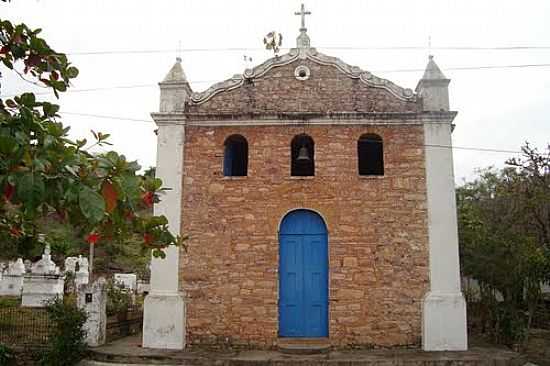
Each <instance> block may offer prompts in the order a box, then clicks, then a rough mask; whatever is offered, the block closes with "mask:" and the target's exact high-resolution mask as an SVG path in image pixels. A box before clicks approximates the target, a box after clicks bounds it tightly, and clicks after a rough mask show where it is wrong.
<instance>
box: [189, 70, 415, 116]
mask: <svg viewBox="0 0 550 366" xmlns="http://www.w3.org/2000/svg"><path fill="white" fill-rule="evenodd" d="M298 65H306V66H307V67H309V69H310V70H311V75H310V77H309V79H308V80H304V81H302V80H297V79H296V77H295V76H294V70H295V69H296V67H297V66H298ZM421 110H422V108H421V105H420V104H419V103H417V102H414V101H403V100H399V99H397V98H396V97H395V96H393V95H392V94H391V93H390V92H389V91H387V90H384V89H381V88H374V87H370V86H367V85H366V84H365V83H364V82H362V81H361V80H359V79H352V78H350V77H349V76H347V75H345V74H344V73H343V72H342V71H340V70H338V69H337V68H336V67H334V66H325V65H320V64H318V63H316V62H314V61H311V60H296V61H294V62H292V63H290V64H288V65H284V66H279V67H275V68H273V69H271V70H269V71H268V72H267V73H266V74H265V75H263V76H262V77H260V78H256V79H252V80H250V81H246V82H245V83H244V85H243V86H241V87H238V88H236V89H233V90H229V91H224V92H222V93H220V94H217V95H215V96H213V97H212V98H211V99H209V100H208V101H206V102H204V103H202V104H199V105H197V104H193V103H190V104H188V105H187V106H186V112H188V113H212V114H219V113H253V112H261V113H270V112H271V113H279V112H289V111H291V112H324V113H330V112H419V111H421Z"/></svg>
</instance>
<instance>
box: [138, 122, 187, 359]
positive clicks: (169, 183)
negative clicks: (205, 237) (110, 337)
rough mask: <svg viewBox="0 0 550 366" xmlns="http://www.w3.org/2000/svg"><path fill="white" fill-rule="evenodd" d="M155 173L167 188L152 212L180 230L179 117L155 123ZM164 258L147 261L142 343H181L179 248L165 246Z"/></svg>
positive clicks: (162, 345) (168, 345)
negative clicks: (148, 275)
mask: <svg viewBox="0 0 550 366" xmlns="http://www.w3.org/2000/svg"><path fill="white" fill-rule="evenodd" d="M157 124H158V125H159V129H158V142H157V167H156V176H157V177H158V178H161V179H162V181H163V186H164V187H166V188H170V190H168V191H165V194H163V195H162V196H161V201H160V203H158V204H155V209H154V211H155V215H164V216H166V218H167V219H168V222H169V227H170V231H171V232H172V233H173V234H174V235H179V234H180V227H181V202H182V199H181V193H182V179H183V154H184V144H185V127H184V124H183V121H182V120H181V119H180V120H179V121H171V122H162V123H159V122H158V121H157ZM165 252H166V258H164V259H160V258H153V259H152V262H151V292H150V293H149V294H148V295H147V297H146V298H145V304H144V305H145V309H144V314H143V347H149V348H165V349H183V348H184V347H185V334H186V332H185V303H184V300H183V295H182V293H181V292H180V289H179V248H177V247H173V246H172V247H169V248H167V249H166V251H165Z"/></svg>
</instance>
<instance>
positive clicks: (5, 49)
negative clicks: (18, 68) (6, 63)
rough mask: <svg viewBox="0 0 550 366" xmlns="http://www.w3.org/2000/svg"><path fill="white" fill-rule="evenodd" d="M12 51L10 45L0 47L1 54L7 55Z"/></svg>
mask: <svg viewBox="0 0 550 366" xmlns="http://www.w3.org/2000/svg"><path fill="white" fill-rule="evenodd" d="M9 51H10V48H9V47H8V46H4V47H2V48H0V55H5V54H7V53H8V52H9Z"/></svg>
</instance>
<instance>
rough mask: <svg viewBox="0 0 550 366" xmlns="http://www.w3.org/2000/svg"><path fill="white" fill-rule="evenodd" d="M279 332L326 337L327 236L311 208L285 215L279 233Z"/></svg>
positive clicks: (321, 220)
mask: <svg viewBox="0 0 550 366" xmlns="http://www.w3.org/2000/svg"><path fill="white" fill-rule="evenodd" d="M279 243H280V250H279V336H281V337H328V240H327V230H326V226H325V223H324V222H323V219H322V218H321V217H320V216H319V215H318V214H316V213H315V212H313V211H308V210H296V211H293V212H291V213H290V214H288V215H287V216H285V218H284V220H283V222H282V224H281V230H280V233H279Z"/></svg>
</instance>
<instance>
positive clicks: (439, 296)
mask: <svg viewBox="0 0 550 366" xmlns="http://www.w3.org/2000/svg"><path fill="white" fill-rule="evenodd" d="M424 141H425V144H426V150H425V152H426V184H427V198H428V234H429V251H430V257H429V258H430V291H429V292H428V293H427V294H426V296H425V297H424V303H423V319H422V322H423V325H422V327H423V329H422V347H423V349H424V350H425V351H446V350H455V351H462V350H466V349H467V348H468V336H467V330H466V302H465V301H464V296H463V295H462V292H461V288H460V266H459V256H458V230H457V216H456V198H455V188H454V187H455V185H454V184H455V183H454V174H453V154H452V149H450V148H445V147H437V146H434V145H439V146H451V123H450V122H448V121H447V122H442V123H433V122H431V121H430V122H426V123H425V124H424ZM430 145H431V146H430Z"/></svg>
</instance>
